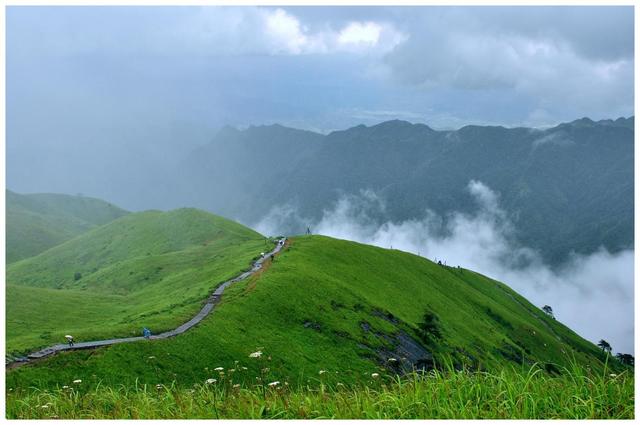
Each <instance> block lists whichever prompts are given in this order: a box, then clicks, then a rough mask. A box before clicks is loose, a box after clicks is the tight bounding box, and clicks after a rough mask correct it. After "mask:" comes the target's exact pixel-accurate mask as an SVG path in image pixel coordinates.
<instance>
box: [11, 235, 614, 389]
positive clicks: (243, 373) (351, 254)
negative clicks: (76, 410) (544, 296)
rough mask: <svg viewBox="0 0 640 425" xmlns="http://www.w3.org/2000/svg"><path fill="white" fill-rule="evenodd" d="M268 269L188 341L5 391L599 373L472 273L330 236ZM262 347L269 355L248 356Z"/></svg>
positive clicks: (553, 331)
mask: <svg viewBox="0 0 640 425" xmlns="http://www.w3.org/2000/svg"><path fill="white" fill-rule="evenodd" d="M63 248H65V247H64V246H63V247H60V249H63ZM51 264H54V263H51ZM34 266H35V264H34ZM267 267H268V268H267V270H266V271H265V272H263V273H261V274H260V275H259V276H254V277H252V278H250V279H248V280H247V281H243V282H239V283H237V284H235V285H233V286H231V287H230V288H229V289H228V290H227V292H225V295H224V297H223V299H222V302H221V304H219V305H218V307H217V308H216V310H215V312H214V314H212V315H210V316H208V317H207V318H205V319H204V320H203V321H202V322H201V323H200V324H199V325H198V326H196V327H195V328H194V329H192V330H190V331H189V332H187V333H185V334H182V335H180V336H177V337H175V338H172V339H168V340H161V341H142V342H139V343H131V344H122V345H118V346H113V347H109V348H106V349H101V350H96V351H81V352H80V351H79V352H71V353H64V354H62V355H58V356H55V357H53V358H50V359H46V360H44V361H42V362H41V363H38V364H35V365H33V366H26V367H22V368H19V369H16V370H12V371H9V373H8V374H7V385H8V386H9V387H11V388H14V389H15V388H25V387H27V386H31V385H33V386H37V387H40V388H43V387H52V386H57V385H59V386H62V385H68V384H69V383H70V382H71V381H73V380H75V379H82V380H83V385H85V384H86V385H93V384H95V383H97V382H99V381H100V382H102V383H103V384H104V385H132V384H133V383H134V382H136V381H137V382H138V383H147V384H152V385H156V384H169V383H172V382H175V383H176V385H178V386H182V387H188V386H191V385H193V384H194V383H202V382H204V381H205V380H206V379H208V378H211V377H216V378H221V377H222V376H220V377H219V376H218V372H216V371H214V368H216V367H224V368H226V369H225V370H226V371H227V372H226V375H225V376H224V378H225V379H226V380H229V381H230V382H240V381H246V380H251V381H252V382H255V379H256V377H260V379H262V382H267V381H269V382H271V381H281V382H285V381H287V382H292V383H293V382H298V383H305V382H307V381H309V382H311V381H315V380H318V379H320V380H322V381H323V382H334V383H335V382H337V381H340V382H344V383H350V382H360V381H362V380H363V379H364V380H366V379H370V377H371V374H372V373H377V372H380V373H385V372H384V371H389V372H400V371H401V370H402V368H403V367H407V368H409V367H411V366H412V364H414V365H415V364H423V365H427V366H429V364H430V361H431V358H432V357H434V358H435V359H436V360H438V359H440V358H445V357H447V358H450V359H452V362H453V364H454V365H458V366H460V365H463V364H466V365H468V366H470V367H473V368H478V369H489V370H499V369H502V368H503V367H504V366H505V365H514V366H517V367H520V366H521V365H522V364H523V363H524V365H525V367H528V366H529V365H530V364H532V363H533V362H538V363H539V364H541V365H542V366H543V367H544V368H546V369H547V370H548V371H550V372H551V373H554V372H555V371H556V368H557V367H562V366H568V365H569V363H570V361H572V360H573V359H575V361H576V362H577V363H578V364H579V365H581V366H582V367H591V368H593V369H594V370H598V369H600V368H601V366H602V365H601V363H600V358H601V357H600V352H599V350H598V348H597V347H595V346H594V345H593V344H591V343H589V342H587V341H585V340H584V339H582V338H580V337H579V336H578V335H576V334H575V333H574V332H572V331H571V330H569V329H568V328H566V327H565V326H563V325H562V324H560V323H558V322H557V321H555V320H553V319H551V318H549V317H547V316H546V315H545V314H544V313H543V312H542V311H541V310H540V309H539V308H537V307H535V306H533V305H531V304H530V303H529V302H528V301H526V300H525V299H524V298H522V297H520V296H519V295H518V294H516V293H515V292H514V291H512V290H511V289H509V288H508V287H507V286H506V285H504V284H502V283H499V282H496V281H494V280H491V279H489V278H486V277H484V276H482V275H479V274H477V273H474V272H472V271H469V270H464V269H462V270H460V269H454V268H447V267H443V266H439V265H437V264H434V263H433V262H431V261H429V260H426V259H424V258H421V257H418V256H415V255H412V254H408V253H404V252H400V251H395V250H386V249H382V248H377V247H372V246H367V245H362V244H358V243H354V242H347V241H342V240H335V239H331V238H327V237H321V236H309V237H298V238H295V239H293V241H292V244H291V245H290V246H289V247H287V248H285V250H284V251H283V252H282V253H281V254H280V255H279V256H278V257H277V258H276V260H275V262H274V263H273V264H267ZM187 276H188V275H187V274H185V275H184V277H185V278H186V277H187ZM83 279H84V278H83ZM98 284H99V282H94V283H92V285H93V286H98ZM425 316H426V317H425ZM9 326H11V325H9ZM257 350H259V351H261V352H262V353H263V355H262V356H261V357H260V358H250V357H249V356H248V355H249V353H251V352H255V351H257ZM390 359H395V360H390ZM556 365H557V366H556ZM244 368H246V369H244ZM229 369H232V370H229ZM321 371H322V372H321Z"/></svg>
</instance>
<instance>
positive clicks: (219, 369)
mask: <svg viewBox="0 0 640 425" xmlns="http://www.w3.org/2000/svg"><path fill="white" fill-rule="evenodd" d="M213 370H215V371H216V372H220V371H221V370H224V368H223V367H217V368H215V369H213Z"/></svg>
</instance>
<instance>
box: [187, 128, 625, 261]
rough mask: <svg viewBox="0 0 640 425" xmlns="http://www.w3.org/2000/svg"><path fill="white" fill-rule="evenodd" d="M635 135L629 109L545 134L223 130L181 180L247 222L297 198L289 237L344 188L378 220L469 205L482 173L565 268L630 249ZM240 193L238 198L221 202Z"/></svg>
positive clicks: (211, 204)
mask: <svg viewBox="0 0 640 425" xmlns="http://www.w3.org/2000/svg"><path fill="white" fill-rule="evenodd" d="M633 140H634V118H633V117H631V118H626V119H625V118H620V119H617V120H615V121H612V120H602V121H598V122H594V121H592V120H590V119H588V118H584V119H581V120H577V121H574V122H571V123H566V124H562V125H559V126H557V127H554V128H550V129H545V130H540V129H532V128H504V127H490V126H466V127H463V128H461V129H459V130H455V131H436V130H433V129H431V128H429V127H428V126H426V125H423V124H411V123H408V122H405V121H388V122H384V123H381V124H378V125H374V126H371V127H366V126H364V125H360V126H357V127H353V128H350V129H347V130H344V131H336V132H333V133H330V134H328V135H326V136H322V135H318V134H314V133H309V132H302V131H296V130H293V129H285V128H284V127H280V126H270V127H252V128H250V129H248V130H245V131H237V130H236V131H233V130H229V129H227V130H225V131H221V132H220V133H219V134H218V135H217V137H216V138H215V139H214V141H213V142H212V143H211V144H210V145H209V146H208V147H206V148H203V149H201V150H199V151H197V152H195V153H194V154H193V155H192V156H191V157H190V160H189V161H187V162H186V163H185V164H184V170H185V171H184V173H183V174H184V176H185V180H184V187H185V192H187V191H191V196H190V197H189V199H188V203H189V204H190V205H195V206H198V207H201V208H208V209H212V210H214V211H224V213H225V214H226V215H228V216H232V217H236V218H238V219H240V220H242V221H244V222H247V223H255V222H257V221H258V220H260V219H261V218H262V217H263V216H264V215H265V212H266V211H269V210H270V209H271V208H274V207H276V208H277V207H282V206H287V205H290V206H292V207H294V208H296V212H297V215H298V216H299V217H303V218H304V220H294V219H293V218H292V219H291V220H289V221H287V222H285V223H283V224H282V227H283V228H282V230H281V232H283V233H289V234H293V233H299V232H303V231H304V230H305V229H306V226H307V225H308V222H309V221H314V220H318V219H319V218H320V217H321V215H322V214H323V211H324V210H326V209H328V208H330V207H331V206H332V205H333V204H334V203H335V202H336V201H337V200H338V199H339V198H340V196H342V195H344V194H358V193H359V192H360V191H361V190H365V189H371V190H373V191H374V192H375V193H376V194H377V195H379V197H380V198H381V199H382V200H384V201H385V203H386V209H384V211H371V214H372V215H373V216H374V217H375V218H377V219H378V220H379V221H381V222H383V221H388V220H392V221H395V222H398V221H403V220H408V219H414V218H418V219H421V218H423V217H424V214H425V209H426V208H429V209H431V210H433V211H435V212H437V213H439V214H441V215H446V214H447V213H450V212H452V211H461V212H471V211H473V209H474V208H475V206H474V203H473V201H472V199H471V197H470V196H469V194H468V192H467V191H466V188H467V185H468V184H469V181H471V180H478V181H481V182H483V183H484V184H486V185H487V186H489V187H490V188H491V189H492V190H494V191H496V192H498V193H499V194H500V200H501V206H502V207H503V208H505V209H506V211H507V213H508V215H509V218H510V219H511V220H512V221H513V222H514V224H515V226H516V229H517V230H518V232H519V233H518V235H517V237H518V239H519V241H520V242H521V243H523V244H524V245H526V246H528V247H531V248H536V249H538V250H539V251H540V252H541V253H542V254H543V255H544V257H545V259H546V260H547V261H548V262H550V263H553V264H559V263H561V262H562V261H563V260H564V259H565V258H566V256H567V255H568V254H569V252H571V251H572V250H573V251H576V252H579V253H590V252H593V251H595V250H596V249H598V248H599V247H600V246H605V247H606V248H608V249H609V250H610V251H618V250H621V249H625V248H629V247H632V245H633ZM265 155H268V158H267V159H265ZM212 182H218V183H212ZM221 193H224V194H227V197H225V198H223V197H221V196H220V195H221ZM238 193H240V194H241V197H242V200H241V201H239V202H238V204H237V205H236V204H234V203H233V202H226V201H225V202H224V205H222V204H221V201H220V200H221V199H225V200H226V199H228V197H230V198H231V199H235V198H236V197H237V196H236V194H238ZM238 196H240V195H238ZM185 202H187V201H185ZM248 205H250V206H251V207H250V208H247V206H248ZM221 208H222V209H223V210H222V209H221Z"/></svg>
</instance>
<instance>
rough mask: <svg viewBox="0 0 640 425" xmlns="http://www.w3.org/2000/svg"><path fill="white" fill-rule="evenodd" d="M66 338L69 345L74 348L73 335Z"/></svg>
mask: <svg viewBox="0 0 640 425" xmlns="http://www.w3.org/2000/svg"><path fill="white" fill-rule="evenodd" d="M64 337H65V338H67V344H69V347H73V337H72V336H71V335H65V336H64Z"/></svg>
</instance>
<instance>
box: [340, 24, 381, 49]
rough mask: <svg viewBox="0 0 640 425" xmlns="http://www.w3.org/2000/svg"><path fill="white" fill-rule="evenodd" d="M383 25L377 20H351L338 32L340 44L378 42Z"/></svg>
mask: <svg viewBox="0 0 640 425" xmlns="http://www.w3.org/2000/svg"><path fill="white" fill-rule="evenodd" d="M381 32H382V27H381V26H380V25H378V24H376V23H375V22H365V23H361V22H351V23H350V24H349V25H347V26H346V27H345V28H343V29H342V31H340V33H339V34H338V43H339V44H370V45H376V44H378V40H379V39H380V33H381Z"/></svg>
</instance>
